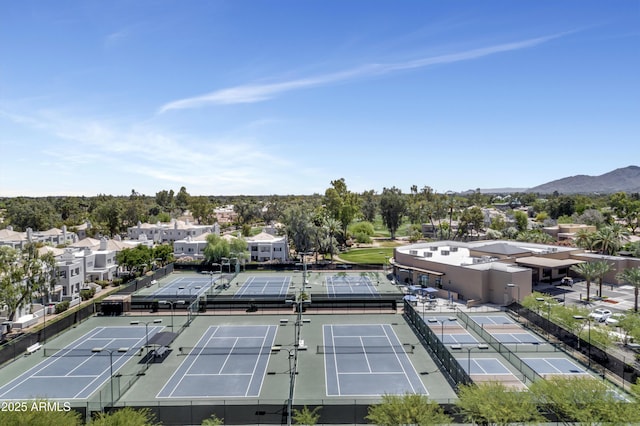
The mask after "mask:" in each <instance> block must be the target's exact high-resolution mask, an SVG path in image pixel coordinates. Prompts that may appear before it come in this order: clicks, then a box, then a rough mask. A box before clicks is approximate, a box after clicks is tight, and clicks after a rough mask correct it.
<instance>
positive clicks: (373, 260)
mask: <svg viewBox="0 0 640 426" xmlns="http://www.w3.org/2000/svg"><path fill="white" fill-rule="evenodd" d="M385 256H386V257H387V258H389V257H393V248H391V247H371V248H357V249H353V250H349V251H348V252H345V253H340V259H342V260H344V261H347V262H353V263H363V264H379V265H382V264H383V263H385V260H386V259H385Z"/></svg>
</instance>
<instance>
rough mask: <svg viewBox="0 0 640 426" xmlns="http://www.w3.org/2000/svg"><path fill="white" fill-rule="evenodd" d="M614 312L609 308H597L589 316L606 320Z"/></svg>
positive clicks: (593, 318)
mask: <svg viewBox="0 0 640 426" xmlns="http://www.w3.org/2000/svg"><path fill="white" fill-rule="evenodd" d="M611 314H612V312H611V311H610V310H609V309H604V308H597V309H594V310H593V312H591V313H590V314H589V317H590V318H591V319H592V320H594V321H597V322H605V321H606V320H607V318H609V317H610V316H611Z"/></svg>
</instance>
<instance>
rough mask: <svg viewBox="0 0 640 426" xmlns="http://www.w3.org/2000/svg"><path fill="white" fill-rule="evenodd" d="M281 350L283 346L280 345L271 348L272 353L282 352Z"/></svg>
mask: <svg viewBox="0 0 640 426" xmlns="http://www.w3.org/2000/svg"><path fill="white" fill-rule="evenodd" d="M280 349H282V346H280V345H273V346H271V352H280Z"/></svg>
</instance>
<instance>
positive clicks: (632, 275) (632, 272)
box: [616, 266, 640, 312]
mask: <svg viewBox="0 0 640 426" xmlns="http://www.w3.org/2000/svg"><path fill="white" fill-rule="evenodd" d="M616 278H617V279H618V280H620V281H622V282H625V283H629V284H631V285H632V286H633V295H634V303H633V310H634V311H635V312H638V292H639V291H640V267H637V266H636V267H634V268H626V269H625V270H624V271H622V272H619V273H618V274H617V275H616Z"/></svg>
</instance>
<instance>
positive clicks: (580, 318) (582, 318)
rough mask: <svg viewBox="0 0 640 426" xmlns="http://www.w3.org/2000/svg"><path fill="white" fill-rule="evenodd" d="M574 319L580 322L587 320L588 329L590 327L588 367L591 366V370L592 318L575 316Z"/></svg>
mask: <svg viewBox="0 0 640 426" xmlns="http://www.w3.org/2000/svg"><path fill="white" fill-rule="evenodd" d="M573 319H576V320H580V321H584V320H587V327H589V330H588V334H587V336H588V344H589V347H588V348H587V352H588V355H587V358H588V359H587V365H588V366H589V368H591V318H589V317H588V316H586V317H585V316H583V315H574V316H573ZM583 326H584V325H583ZM580 331H582V327H580ZM578 349H580V335H578Z"/></svg>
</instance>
